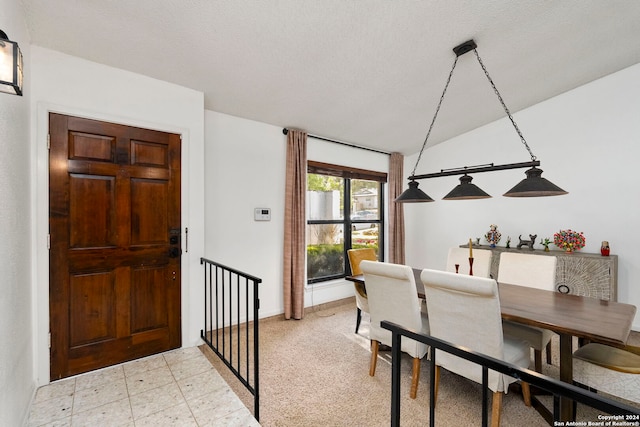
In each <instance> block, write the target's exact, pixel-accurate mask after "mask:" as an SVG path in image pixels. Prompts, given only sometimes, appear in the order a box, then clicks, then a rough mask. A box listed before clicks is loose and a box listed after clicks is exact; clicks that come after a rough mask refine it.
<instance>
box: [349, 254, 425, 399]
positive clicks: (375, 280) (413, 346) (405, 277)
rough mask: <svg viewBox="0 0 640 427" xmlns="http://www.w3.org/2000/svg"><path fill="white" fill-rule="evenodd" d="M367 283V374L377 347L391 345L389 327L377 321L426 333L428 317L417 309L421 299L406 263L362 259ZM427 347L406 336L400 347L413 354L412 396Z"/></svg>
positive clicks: (371, 372) (372, 372)
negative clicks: (368, 346) (369, 342)
mask: <svg viewBox="0 0 640 427" xmlns="http://www.w3.org/2000/svg"><path fill="white" fill-rule="evenodd" d="M360 268H361V269H362V272H363V274H364V281H365V284H366V286H367V296H368V299H369V315H370V316H371V328H370V332H369V334H370V335H369V339H370V340H371V360H370V362H369V375H370V376H374V375H375V373H376V363H377V360H378V347H379V345H380V344H381V343H382V344H384V345H387V346H391V344H392V343H391V331H388V330H386V329H382V327H381V326H380V322H382V321H383V320H387V321H389V322H393V323H397V324H398V325H400V326H402V327H404V328H407V329H411V330H414V331H417V332H421V333H424V334H428V333H429V320H428V318H427V315H426V313H424V312H422V311H421V310H420V299H419V298H418V291H417V288H416V281H415V276H414V274H413V269H412V268H411V267H408V266H406V265H399V264H390V263H386V262H373V261H367V260H364V261H362V262H361V263H360ZM427 349H428V347H427V346H426V345H425V344H423V343H420V342H418V341H414V340H411V339H409V338H405V339H403V340H402V347H401V350H402V351H403V352H405V353H407V354H409V355H410V356H411V357H413V371H412V375H411V391H410V396H411V398H412V399H415V398H416V394H417V392H418V381H419V380H420V360H421V359H422V358H423V357H424V356H425V355H426V354H427Z"/></svg>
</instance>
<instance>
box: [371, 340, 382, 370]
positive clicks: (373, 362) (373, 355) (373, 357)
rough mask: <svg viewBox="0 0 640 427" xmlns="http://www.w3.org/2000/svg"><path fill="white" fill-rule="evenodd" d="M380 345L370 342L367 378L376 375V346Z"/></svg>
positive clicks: (374, 341)
mask: <svg viewBox="0 0 640 427" xmlns="http://www.w3.org/2000/svg"><path fill="white" fill-rule="evenodd" d="M379 345H380V343H379V342H378V341H376V340H371V361H370V362H369V376H371V377H372V376H374V375H375V374H376V363H377V362H378V346H379Z"/></svg>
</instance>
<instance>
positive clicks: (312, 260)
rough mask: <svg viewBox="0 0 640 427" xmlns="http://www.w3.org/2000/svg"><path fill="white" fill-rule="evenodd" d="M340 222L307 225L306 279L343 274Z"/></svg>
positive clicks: (341, 227)
mask: <svg viewBox="0 0 640 427" xmlns="http://www.w3.org/2000/svg"><path fill="white" fill-rule="evenodd" d="M344 265H345V260H344V233H343V226H342V224H312V225H307V276H308V277H307V279H309V280H310V279H317V278H320V277H326V276H333V275H339V274H344Z"/></svg>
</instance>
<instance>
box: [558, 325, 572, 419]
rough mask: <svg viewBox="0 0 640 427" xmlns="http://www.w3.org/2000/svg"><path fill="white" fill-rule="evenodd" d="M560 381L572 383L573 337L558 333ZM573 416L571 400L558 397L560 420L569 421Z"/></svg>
mask: <svg viewBox="0 0 640 427" xmlns="http://www.w3.org/2000/svg"><path fill="white" fill-rule="evenodd" d="M560 381H564V382H565V383H568V384H572V383H573V337H572V336H571V335H567V334H560ZM572 418H573V400H571V399H569V398H566V397H561V398H560V421H570V420H572Z"/></svg>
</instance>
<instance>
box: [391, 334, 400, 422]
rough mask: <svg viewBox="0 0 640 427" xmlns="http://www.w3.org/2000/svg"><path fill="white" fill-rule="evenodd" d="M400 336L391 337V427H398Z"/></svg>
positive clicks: (393, 335)
mask: <svg viewBox="0 0 640 427" xmlns="http://www.w3.org/2000/svg"><path fill="white" fill-rule="evenodd" d="M401 345H402V335H400V334H399V333H397V332H392V336H391V427H400V356H401V354H400V348H401Z"/></svg>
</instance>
